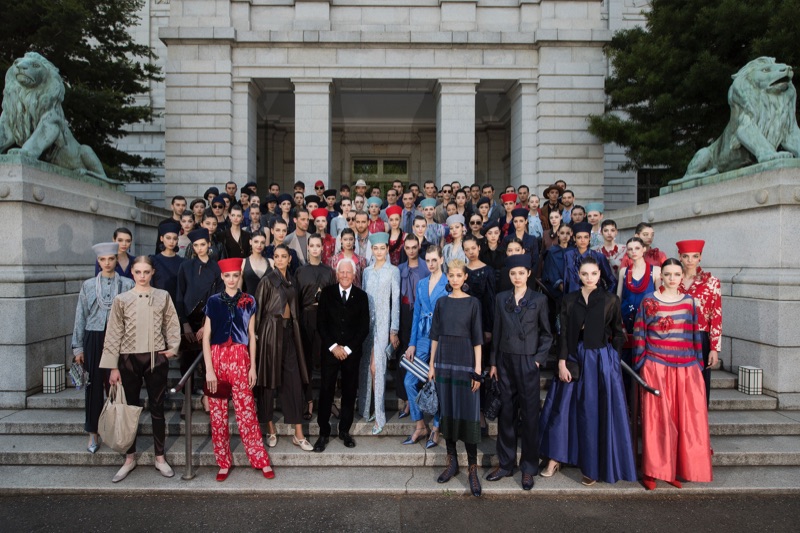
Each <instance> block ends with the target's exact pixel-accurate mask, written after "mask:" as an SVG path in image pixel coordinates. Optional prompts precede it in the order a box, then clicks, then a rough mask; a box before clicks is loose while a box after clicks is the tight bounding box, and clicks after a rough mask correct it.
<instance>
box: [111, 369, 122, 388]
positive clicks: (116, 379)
mask: <svg viewBox="0 0 800 533" xmlns="http://www.w3.org/2000/svg"><path fill="white" fill-rule="evenodd" d="M121 381H122V376H120V375H119V370H117V369H116V368H114V369H112V370H111V374H109V376H108V382H109V383H111V384H112V385H114V384H115V383H120V382H121Z"/></svg>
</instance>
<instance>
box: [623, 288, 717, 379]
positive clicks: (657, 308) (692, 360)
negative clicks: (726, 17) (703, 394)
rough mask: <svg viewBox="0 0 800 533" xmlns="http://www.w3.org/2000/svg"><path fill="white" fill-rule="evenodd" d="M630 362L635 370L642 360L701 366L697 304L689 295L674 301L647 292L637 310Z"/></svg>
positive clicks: (672, 364) (673, 364) (677, 365)
mask: <svg viewBox="0 0 800 533" xmlns="http://www.w3.org/2000/svg"><path fill="white" fill-rule="evenodd" d="M633 348H634V354H633V362H634V367H635V368H636V369H637V370H638V369H640V368H641V367H642V365H643V364H644V362H645V360H647V359H649V360H650V361H653V362H655V363H660V364H663V365H668V366H676V367H679V366H691V365H695V364H696V365H699V366H700V368H701V369H702V368H703V354H702V350H701V343H700V330H699V329H698V327H697V307H696V305H695V302H694V300H693V299H692V297H691V296H688V295H685V296H684V297H683V298H682V299H681V300H679V301H677V302H674V303H667V302H662V301H661V300H659V299H657V298H656V297H655V296H654V294H653V293H649V294H647V295H646V296H645V297H644V299H643V300H642V303H641V305H640V306H639V310H638V312H637V313H636V321H635V323H634V329H633Z"/></svg>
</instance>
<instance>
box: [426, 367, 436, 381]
mask: <svg viewBox="0 0 800 533" xmlns="http://www.w3.org/2000/svg"><path fill="white" fill-rule="evenodd" d="M434 379H436V373H435V372H434V371H433V365H431V366H430V368H429V369H428V381H433V380H434Z"/></svg>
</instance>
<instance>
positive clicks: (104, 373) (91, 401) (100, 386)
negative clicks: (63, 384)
mask: <svg viewBox="0 0 800 533" xmlns="http://www.w3.org/2000/svg"><path fill="white" fill-rule="evenodd" d="M105 338H106V332H105V331H88V330H84V333H83V368H84V370H85V371H86V372H88V373H89V384H88V385H86V388H85V389H84V391H85V398H86V420H85V421H84V424H83V430H84V431H86V432H87V433H97V421H98V420H99V419H100V411H102V410H103V404H104V403H105V397H104V394H103V393H104V392H105V391H106V390H107V389H108V370H107V369H105V368H100V357H101V356H102V355H103V341H104V340H105Z"/></svg>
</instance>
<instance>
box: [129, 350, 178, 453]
mask: <svg viewBox="0 0 800 533" xmlns="http://www.w3.org/2000/svg"><path fill="white" fill-rule="evenodd" d="M168 372H169V361H168V359H167V357H166V356H164V355H161V354H158V353H157V354H156V359H155V365H154V366H153V369H152V370H151V369H150V352H146V353H123V354H120V356H119V375H120V377H121V378H122V388H123V389H125V399H126V400H127V401H128V405H141V403H140V401H139V393H140V392H141V391H142V379H144V384H145V386H146V387H147V403H148V405H149V406H150V418H151V419H152V421H153V448H154V450H153V452H154V453H155V454H156V455H164V438H165V434H166V428H167V424H166V422H165V421H164V398H165V396H166V393H167V373H168ZM128 453H136V441H135V440H134V441H133V444H132V445H131V447H130V449H129V450H128Z"/></svg>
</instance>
